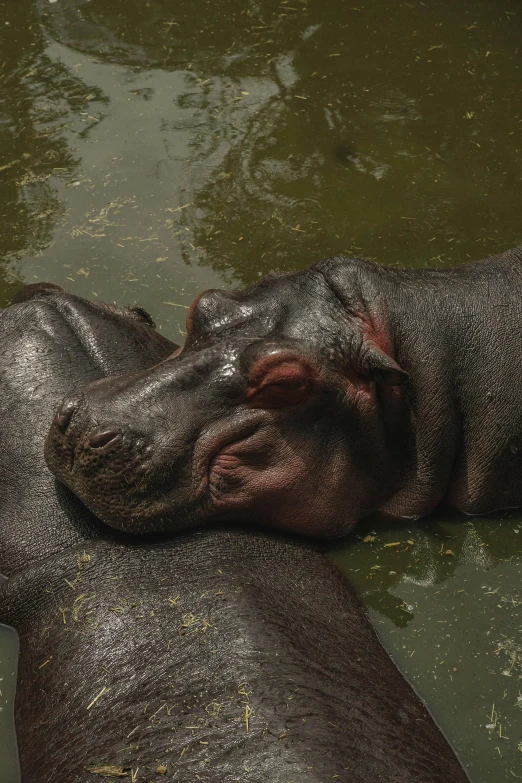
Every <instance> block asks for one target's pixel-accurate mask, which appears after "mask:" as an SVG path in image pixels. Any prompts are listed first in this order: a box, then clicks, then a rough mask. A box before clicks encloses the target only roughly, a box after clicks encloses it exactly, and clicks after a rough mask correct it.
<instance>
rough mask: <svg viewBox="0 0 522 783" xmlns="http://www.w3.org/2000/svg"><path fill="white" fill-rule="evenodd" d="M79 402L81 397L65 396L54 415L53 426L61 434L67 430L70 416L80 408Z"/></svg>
mask: <svg viewBox="0 0 522 783" xmlns="http://www.w3.org/2000/svg"><path fill="white" fill-rule="evenodd" d="M81 402H82V400H81V397H69V398H67V397H66V398H65V400H64V401H63V402H62V404H61V405H60V407H59V408H58V410H57V412H56V416H55V417H54V421H53V427H55V428H56V429H57V430H58V432H60V433H61V434H62V435H65V433H66V432H67V428H68V427H69V424H70V423H71V420H72V417H73V416H74V414H75V413H76V411H77V410H78V409H79V408H80V406H81Z"/></svg>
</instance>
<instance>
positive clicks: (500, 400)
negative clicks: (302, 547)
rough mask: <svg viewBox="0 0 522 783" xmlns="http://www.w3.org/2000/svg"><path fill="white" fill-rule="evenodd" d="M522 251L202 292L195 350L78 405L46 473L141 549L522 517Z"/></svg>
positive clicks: (65, 412) (189, 343)
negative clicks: (221, 538)
mask: <svg viewBox="0 0 522 783" xmlns="http://www.w3.org/2000/svg"><path fill="white" fill-rule="evenodd" d="M521 365H522V250H521V248H517V249H515V250H510V251H507V252H505V253H503V254H501V255H498V256H494V257H492V258H489V259H487V260H486V261H483V262H480V263H471V264H466V265H464V266H460V267H458V268H454V269H419V270H405V269H395V268H382V267H379V266H376V265H374V264H371V263H369V262H366V261H360V260H357V259H352V258H333V259H327V260H324V261H320V262H319V263H317V264H315V265H314V266H312V267H311V268H310V269H307V270H305V271H302V272H297V273H293V274H287V275H273V276H269V277H267V278H265V279H263V280H261V281H260V282H259V283H258V284H256V285H255V286H253V287H252V288H250V289H247V290H246V291H243V292H238V293H227V292H224V291H206V292H204V293H203V294H201V295H200V296H199V297H198V298H197V299H196V300H195V302H194V303H193V304H192V306H191V308H190V310H189V312H188V316H187V339H186V342H185V345H184V347H183V350H180V351H178V352H176V353H174V354H173V355H172V356H170V357H169V358H168V359H166V360H165V361H162V362H160V363H158V364H156V365H155V366H154V367H152V368H150V369H147V370H145V371H139V372H136V373H132V374H128V375H121V376H120V377H117V378H108V379H105V380H102V381H99V382H97V383H95V384H93V385H91V386H88V387H87V388H84V389H78V390H77V391H76V392H75V393H74V394H72V395H71V396H69V397H68V398H67V399H66V401H65V402H64V404H63V406H62V408H61V410H60V411H59V413H58V415H57V417H56V419H55V422H54V424H53V426H52V428H51V431H50V434H49V437H48V440H47V452H46V453H47V463H48V465H49V467H50V468H51V470H52V471H54V473H55V474H56V475H57V476H58V477H59V478H60V480H61V481H63V482H65V484H67V485H68V486H69V487H70V488H71V489H72V490H73V491H74V492H75V493H76V494H77V495H78V496H79V497H80V498H81V499H82V500H83V501H84V502H85V503H86V504H87V505H88V506H89V507H90V508H91V510H92V511H93V512H94V513H95V514H96V515H97V516H98V517H99V518H100V519H102V520H103V521H104V522H106V523H108V524H109V525H112V526H113V527H115V528H120V529H122V530H126V531H128V532H135V533H145V532H148V531H165V530H179V529H181V528H183V527H188V526H193V525H198V524H201V523H205V522H212V523H214V522H223V521H226V522H230V521H233V520H237V519H240V520H249V521H261V520H262V521H263V523H266V524H269V525H271V526H272V527H275V528H280V529H286V530H291V531H298V532H300V533H303V534H308V535H315V536H329V537H335V536H340V535H343V534H344V533H346V532H347V531H348V530H350V528H351V527H352V526H353V524H354V523H355V522H356V521H357V520H358V519H360V518H361V517H362V516H364V515H365V514H367V513H368V512H370V511H374V510H381V511H384V512H388V513H391V514H394V515H398V516H402V517H420V516H422V515H425V514H428V513H430V512H431V511H432V510H433V509H434V508H435V507H436V506H437V505H438V504H439V503H441V502H443V501H444V502H446V503H448V504H450V505H451V506H453V507H455V508H457V509H459V510H461V511H463V512H465V513H468V514H484V513H487V512H490V511H493V510H496V509H500V508H506V507H512V506H520V505H521V504H522V396H521V394H520V388H519V382H520V372H521Z"/></svg>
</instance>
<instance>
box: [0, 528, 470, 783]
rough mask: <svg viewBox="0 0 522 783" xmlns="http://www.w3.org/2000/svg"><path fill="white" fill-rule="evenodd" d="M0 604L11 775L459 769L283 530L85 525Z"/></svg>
mask: <svg viewBox="0 0 522 783" xmlns="http://www.w3.org/2000/svg"><path fill="white" fill-rule="evenodd" d="M140 540H141V541H143V540H142V539H140ZM70 584H72V585H74V587H73V588H71V587H70ZM0 619H1V620H2V621H3V622H6V623H9V624H10V625H13V626H14V627H15V628H16V629H17V631H18V633H19V635H20V647H21V655H20V662H19V674H18V694H17V700H16V718H17V733H18V743H19V752H20V761H21V768H22V781H23V783H62V781H63V783H88V781H91V780H92V781H93V783H95V782H96V781H97V780H100V781H101V780H102V778H101V777H97V776H96V775H95V774H92V775H88V774H87V773H86V771H85V770H86V769H91V770H100V769H103V767H104V766H109V767H113V768H116V769H117V770H118V769H119V770H120V771H122V772H126V773H127V775H128V776H129V779H130V775H131V771H133V772H135V771H136V770H138V769H139V775H138V777H137V778H136V779H137V780H138V781H139V780H144V781H146V782H147V783H148V782H149V781H152V780H158V781H159V780H168V781H180V783H196V781H208V782H211V783H232V782H234V783H236V782H238V781H241V783H243V782H244V781H245V782H246V783H288V782H289V781H293V780H295V781H306V783H324V781H327V780H332V779H336V780H341V781H350V783H377V781H386V783H464V782H465V781H466V780H467V776H466V775H465V773H464V772H463V771H462V769H461V767H460V765H459V764H458V762H457V760H456V758H455V756H454V755H453V753H452V751H451V750H450V748H449V746H448V745H447V744H446V742H445V740H444V739H443V737H442V734H440V732H439V731H438V729H437V728H436V726H435V724H434V723H433V721H432V719H431V718H430V716H429V715H428V713H427V711H426V709H425V707H424V705H423V704H422V702H421V701H420V700H419V699H418V697H417V696H416V695H415V694H414V692H413V690H412V689H411V688H410V687H409V686H408V685H407V683H406V682H405V681H404V680H403V678H402V676H401V675H400V673H399V672H398V670H397V669H396V668H395V666H394V664H393V663H392V662H391V660H390V658H389V657H388V655H387V653H386V652H385V651H384V649H383V648H382V647H381V645H380V643H379V641H378V639H377V637H376V636H375V633H374V631H373V629H372V628H371V626H370V624H369V622H368V620H367V617H366V615H365V613H364V611H363V610H362V608H361V605H360V603H359V601H358V599H357V598H356V596H355V594H354V593H353V591H352V590H351V588H350V587H349V585H348V584H347V582H346V581H345V579H344V578H343V577H342V575H341V574H340V572H338V571H337V569H336V568H335V566H334V565H333V564H332V562H331V561H329V560H328V559H327V558H326V557H325V556H324V555H322V554H320V553H319V552H317V551H315V550H314V549H313V548H312V547H310V546H308V545H304V544H302V543H299V542H298V541H295V540H291V539H288V540H287V539H285V538H282V537H281V538H277V537H274V536H270V534H268V533H256V532H253V531H248V532H240V531H238V530H236V531H226V530H221V529H219V528H213V529H208V530H207V531H205V532H196V533H192V534H180V535H179V536H177V537H175V538H174V539H173V540H172V541H170V542H168V543H161V544H159V543H147V544H144V543H141V544H135V545H132V544H120V543H117V542H107V541H88V542H87V543H86V544H85V545H81V546H76V547H73V548H70V549H67V550H65V551H64V552H63V553H61V554H59V555H53V556H51V557H50V558H47V559H45V560H42V561H40V563H37V564H35V565H33V566H32V567H30V568H28V569H25V570H24V571H22V572H20V573H19V574H17V575H16V576H14V577H11V578H10V579H9V580H8V581H7V583H6V586H5V587H4V588H3V592H2V593H0ZM97 697H99V698H98V699H97V700H96V698H97ZM95 700H96V701H95ZM93 702H94V703H93ZM90 705H92V706H91V707H90V709H89V706H90ZM158 768H159V769H160V770H164V771H165V774H164V775H159V774H158V775H157V776H156V775H155V770H157V769H158ZM336 776H337V777H336Z"/></svg>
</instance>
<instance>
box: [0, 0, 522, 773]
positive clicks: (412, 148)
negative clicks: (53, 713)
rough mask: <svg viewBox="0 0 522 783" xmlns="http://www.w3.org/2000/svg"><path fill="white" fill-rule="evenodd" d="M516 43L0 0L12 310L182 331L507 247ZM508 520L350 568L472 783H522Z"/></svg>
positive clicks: (355, 20)
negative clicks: (338, 286)
mask: <svg viewBox="0 0 522 783" xmlns="http://www.w3.org/2000/svg"><path fill="white" fill-rule="evenodd" d="M521 28H522V11H521V10H520V7H519V5H518V4H517V2H516V0H495V2H492V0H473V1H472V0H423V1H422V2H421V0H409V2H394V3H390V2H388V0H367V2H365V3H357V2H355V1H354V2H353V4H340V3H339V2H338V0H263V2H262V3H261V2H258V0H241V2H239V0H229V2H228V3H227V8H226V14H225V13H224V12H223V7H222V4H219V3H215V2H211V1H210V0H179V2H178V3H176V4H173V3H171V2H170V1H169V0H125V1H123V0H58V2H48V0H26V1H25V2H4V3H3V5H2V19H1V20H0V55H1V56H0V101H1V102H2V112H1V115H0V215H1V217H2V220H1V221H0V304H5V303H7V301H8V299H9V297H10V296H11V295H12V293H13V291H14V290H15V289H16V288H17V286H19V285H20V284H21V282H22V281H27V282H33V281H35V280H42V279H50V280H52V281H54V282H57V283H60V284H61V285H64V286H65V287H66V288H68V289H69V290H70V291H72V292H74V293H77V294H81V295H85V296H88V297H91V298H98V297H99V298H103V299H106V300H118V301H119V302H123V303H126V302H133V301H140V303H141V304H143V305H144V306H145V307H147V308H148V309H150V310H151V311H152V313H153V314H154V316H155V318H156V320H157V322H158V323H159V325H160V328H162V329H164V330H165V331H166V332H168V333H169V334H170V336H172V337H173V339H179V336H180V334H183V330H184V319H185V310H186V307H187V306H188V304H189V303H190V301H191V299H192V298H193V296H194V295H195V294H196V293H197V292H198V291H199V290H201V289H202V288H205V287H214V286H220V285H223V284H225V285H229V286H232V287H236V286H239V285H242V284H246V283H250V282H253V281H255V280H256V279H257V278H258V276H259V275H261V274H264V273H265V272H269V271H272V270H274V269H282V270H291V269H298V268H302V267H304V266H306V265H307V264H309V263H310V262H312V261H314V260H316V259H318V258H319V257H322V256H327V255H333V254H337V253H341V252H344V253H355V254H358V255H363V256H369V257H374V258H376V259H378V260H379V261H381V262H383V263H387V264H399V263H400V264H406V265H407V264H418V265H425V264H428V263H430V264H451V263H459V262H461V261H463V260H466V259H467V258H470V257H472V258H479V257H482V256H484V255H487V254H489V253H492V252H495V251H497V250H501V249H505V248H506V247H507V246H509V245H511V244H514V243H516V242H517V241H519V240H520V237H521V236H522V230H521V227H520V210H519V203H520V181H521V176H522V158H521V156H520V154H519V149H520V144H521V137H520V136H521V133H522V114H521V109H520V91H521V88H522V74H521V71H520V58H519V48H520V40H521V34H522V29H521ZM372 525H376V526H377V522H373V521H372V522H370V523H369V526H368V525H367V526H366V527H364V528H362V530H363V532H364V535H365V536H366V535H370V536H371V535H372V533H371V531H372V530H373V527H372ZM516 529H517V525H516V524H515V521H514V520H513V519H511V518H508V519H506V520H504V521H503V522H502V524H498V525H497V524H495V523H494V522H488V521H483V522H482V521H481V522H473V523H472V524H471V525H470V524H469V523H468V522H466V521H463V520H460V521H459V522H458V523H457V522H452V521H451V520H448V519H446V518H443V517H438V518H437V519H431V520H430V521H429V522H425V523H422V525H417V526H412V525H402V526H399V527H397V526H392V527H390V528H389V529H388V532H386V530H385V526H383V525H382V523H381V524H379V526H378V528H377V527H376V530H377V533H378V535H377V536H376V538H375V539H374V540H371V539H368V540H367V541H366V542H364V541H362V540H360V539H356V540H355V542H354V540H353V539H351V540H350V541H349V542H347V544H346V546H344V545H342V546H341V547H340V548H339V554H338V556H339V557H342V558H343V562H344V564H345V567H347V568H348V569H349V573H350V576H351V577H352V578H354V579H355V580H356V581H357V583H358V585H359V587H360V589H361V590H362V592H363V594H364V598H365V601H366V602H367V604H368V606H369V607H370V609H371V612H372V616H373V618H374V619H375V621H376V623H377V624H378V627H379V630H380V633H381V635H382V637H383V639H384V641H385V643H386V645H387V646H388V648H389V649H390V650H392V651H393V654H394V656H395V657H396V658H397V660H398V662H399V663H400V665H401V666H402V667H403V669H404V670H405V671H406V672H407V673H408V675H409V676H410V677H411V678H413V680H414V682H415V683H416V686H417V688H418V689H419V692H420V693H421V694H422V695H423V696H424V697H425V698H426V699H427V700H428V702H429V704H430V706H433V709H434V711H435V713H436V715H437V717H438V719H439V720H440V722H441V724H442V725H443V726H444V728H445V729H446V731H447V732H448V734H449V735H450V737H451V738H452V740H453V741H454V742H455V743H456V745H457V746H458V747H459V748H460V749H461V750H462V753H463V754H464V757H465V759H466V760H467V762H469V764H470V765H471V769H472V775H473V780H474V781H475V783H477V781H483V780H484V781H485V780H493V779H494V780H495V783H497V781H498V783H503V781H508V780H509V781H511V780H512V778H513V777H517V776H519V777H522V754H520V753H519V757H520V759H521V761H520V762H519V761H518V756H517V752H518V751H517V743H518V742H521V743H522V736H519V735H518V734H517V729H516V721H515V718H516V716H517V715H519V713H518V712H517V710H519V709H520V708H519V707H518V706H517V703H516V698H517V697H516V694H515V690H516V687H517V686H516V683H517V682H518V677H519V674H518V648H517V644H518V641H517V639H518V637H517V634H518V633H519V632H518V630H516V628H518V626H517V625H516V623H517V617H518V615H517V612H518V608H517V607H518V605H517V603H516V602H517V601H518V598H516V595H517V591H516V585H517V583H518V582H517V577H518V574H517V573H516V571H517V569H518V562H519V554H518V553H519V550H518V548H517V544H516V542H517V540H518V539H517V536H518V533H517V532H516ZM410 536H411V538H410ZM521 536H522V533H521ZM394 538H396V539H397V541H400V542H401V543H400V546H397V547H385V546H384V544H385V543H392V544H393V543H395V541H394ZM408 540H412V541H413V542H414V543H413V544H408V543H407V542H408ZM404 542H406V543H404ZM446 552H449V553H450V554H445V553H446ZM510 576H511V579H510ZM510 581H511V583H512V585H514V586H513V587H511V588H509V589H508V586H507V585H508V583H509V582H510ZM482 585H486V587H487V588H488V589H487V590H486V588H483V586H482ZM497 588H498V589H497ZM495 591H497V592H495ZM495 596H498V601H497V603H496V604H495V603H494V601H495V600H497V599H496V598H495ZM510 596H511V597H513V596H514V598H513V601H511V604H510V603H509V600H510ZM503 598H506V600H505V601H504V600H502V599H503ZM510 622H511V623H513V625H512V626H510V625H509V623H510ZM444 626H447V628H446V630H445V633H444V634H442V635H441V631H440V629H441V628H442V627H444ZM430 634H431V636H430ZM503 640H504V641H503ZM506 640H507V641H506ZM438 644H440V645H441V647H440V648H439V647H437V645H438ZM501 645H504V646H501ZM506 645H507V646H506ZM509 645H511V646H509ZM452 650H453V652H452ZM457 651H458V655H459V656H460V657H459V661H463V662H464V663H461V664H459V663H458V662H457V663H456V664H455V666H454V667H453V666H452V667H451V669H447V668H446V669H443V667H444V666H446V664H445V663H442V662H441V661H442V660H443V658H442V656H443V655H447V658H446V659H445V660H450V658H451V657H452V656H453V659H455V660H456V658H455V656H456V655H457ZM509 655H511V659H510V658H509ZM513 655H515V658H513ZM511 660H513V661H514V662H513V664H511V663H510V661H511ZM453 668H455V670H456V671H455V672H453ZM443 670H444V676H442V674H441V672H442V671H443ZM504 670H507V671H508V674H502V671H504ZM439 674H440V676H439ZM435 676H436V677H437V679H435ZM521 690H522V689H521ZM504 693H505V694H506V695H504ZM489 701H491V702H492V703H493V701H494V703H495V707H494V709H492V704H489ZM484 721H486V723H484ZM508 724H509V731H510V734H508V731H507V726H508ZM488 725H489V726H490V728H485V726H488ZM491 726H493V728H491ZM500 726H502V730H501V729H500ZM504 730H505V731H504ZM505 734H506V735H507V736H508V739H506V738H505V736H504V735H505ZM521 747H522V745H521ZM488 776H489V777H488Z"/></svg>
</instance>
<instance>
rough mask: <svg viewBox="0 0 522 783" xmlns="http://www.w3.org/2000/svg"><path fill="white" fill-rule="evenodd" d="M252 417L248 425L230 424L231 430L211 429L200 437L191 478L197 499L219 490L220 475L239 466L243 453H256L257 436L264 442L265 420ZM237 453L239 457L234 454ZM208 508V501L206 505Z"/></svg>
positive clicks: (195, 450)
mask: <svg viewBox="0 0 522 783" xmlns="http://www.w3.org/2000/svg"><path fill="white" fill-rule="evenodd" d="M256 413H257V414H258V415H255V416H253V417H252V416H251V417H249V418H248V419H247V420H246V421H240V422H234V423H231V424H230V426H229V427H226V426H223V423H221V424H220V425H219V427H210V428H209V429H207V430H206V431H205V432H204V433H202V434H201V435H200V437H199V438H198V440H197V441H196V444H195V447H194V455H193V459H192V475H193V477H194V485H193V488H194V495H195V497H196V498H200V499H204V498H208V496H209V495H211V494H212V489H213V487H215V486H216V479H217V474H218V473H219V472H220V470H221V469H222V468H224V467H225V466H226V465H228V467H229V468H230V469H231V468H232V467H233V461H234V460H235V461H236V463H238V462H239V455H240V451H241V449H242V448H243V451H245V450H246V451H247V452H249V451H251V450H252V447H253V449H254V450H255V446H256V436H257V440H260V439H261V436H262V433H263V430H264V428H263V420H262V419H263V416H262V415H259V413H260V412H256ZM235 452H237V453H235ZM203 502H204V503H205V505H207V504H208V500H207V501H206V502H205V501H204V500H203Z"/></svg>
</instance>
